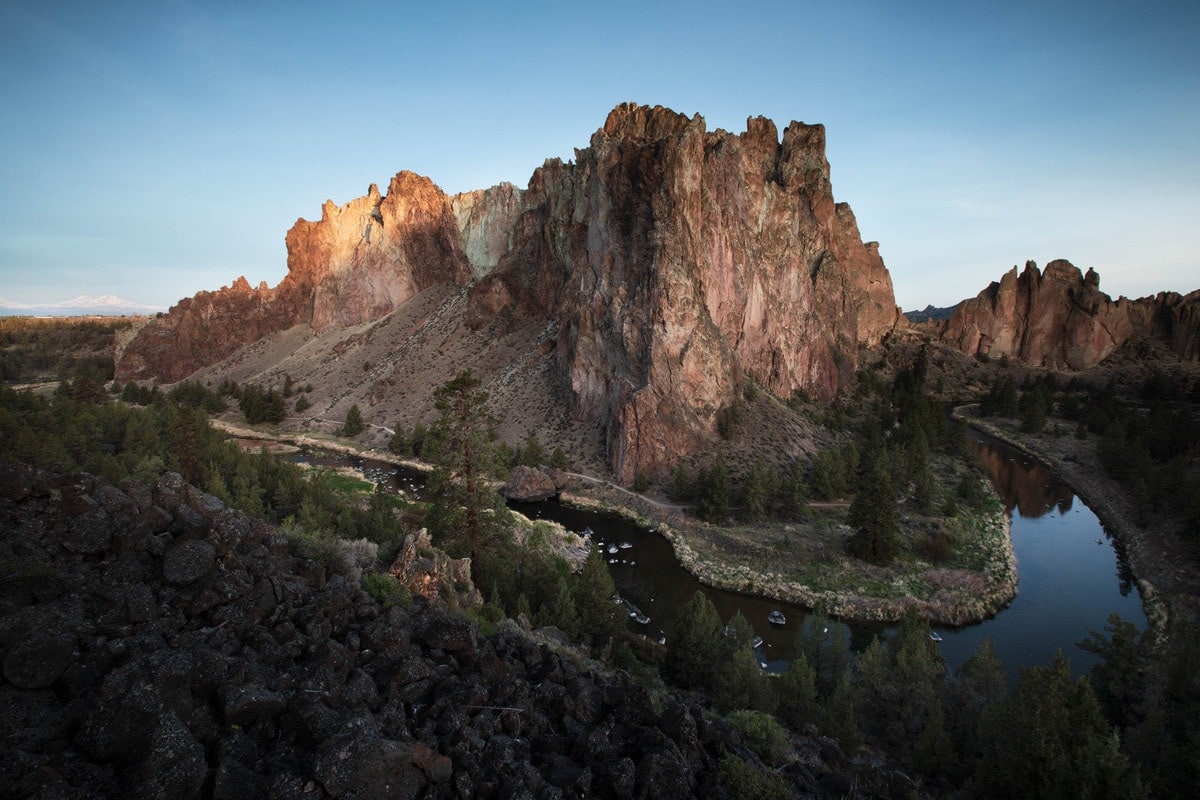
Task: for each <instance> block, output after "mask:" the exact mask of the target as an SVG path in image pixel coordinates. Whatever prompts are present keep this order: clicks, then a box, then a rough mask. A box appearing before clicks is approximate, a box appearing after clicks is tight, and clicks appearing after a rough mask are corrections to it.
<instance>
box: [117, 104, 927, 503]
mask: <svg viewBox="0 0 1200 800" xmlns="http://www.w3.org/2000/svg"><path fill="white" fill-rule="evenodd" d="M575 155H576V158H575V161H573V162H571V163H563V162H561V161H559V160H557V159H553V160H550V161H547V162H546V164H545V165H543V166H542V167H541V168H539V169H538V170H536V171H535V172H534V174H533V176H532V177H531V179H530V181H529V186H528V188H527V189H526V190H524V191H521V190H518V189H516V188H515V187H512V186H509V185H501V186H498V187H493V188H492V189H488V190H486V191H482V192H470V193H466V194H463V195H458V196H456V197H452V198H451V197H447V196H446V195H444V194H443V193H442V192H441V191H440V190H439V189H438V188H437V187H436V186H434V185H433V184H432V182H430V181H429V180H428V179H426V178H422V177H420V176H416V175H413V174H412V173H408V172H402V173H400V174H399V175H397V176H396V178H394V179H393V180H392V183H391V185H390V186H389V188H388V192H387V194H386V196H383V195H380V193H379V191H378V189H377V187H375V186H372V187H371V188H370V190H369V191H368V193H367V196H366V197H363V198H359V199H358V200H354V201H351V202H350V203H347V204H346V205H345V206H341V207H338V206H336V205H334V204H333V203H332V202H327V203H326V204H325V206H324V208H323V209H322V218H321V220H319V221H317V222H307V221H305V220H300V221H298V222H297V223H296V225H295V226H294V227H293V228H292V230H291V231H289V233H288V235H287V244H288V275H287V277H286V278H284V280H283V282H281V283H280V285H279V286H278V287H276V288H275V289H270V288H267V287H265V286H260V287H259V288H258V289H250V287H249V285H248V284H246V283H245V281H244V279H239V281H238V282H237V283H236V284H235V285H234V286H232V287H230V288H228V289H222V290H221V291H219V292H216V293H205V292H202V293H200V294H198V295H197V296H196V297H195V298H191V299H189V300H184V301H181V302H180V303H179V304H178V305H177V306H176V307H174V308H173V309H172V310H171V312H170V313H169V314H167V315H166V316H165V317H164V318H163V319H161V320H156V321H155V322H153V323H152V324H150V325H148V326H146V329H144V330H143V331H142V332H140V333H139V335H138V336H137V337H136V338H135V339H134V340H133V341H132V342H131V343H130V344H129V345H128V347H126V349H125V350H124V352H123V354H122V357H121V359H120V360H119V362H118V364H117V378H118V380H121V381H127V380H131V379H149V378H157V379H159V380H167V381H171V380H177V379H179V378H182V377H185V376H187V375H190V374H192V373H193V372H194V371H195V370H196V369H198V368H199V367H201V366H204V365H207V364H212V363H215V362H217V361H220V360H221V359H223V358H226V357H228V356H230V355H231V354H233V353H234V352H235V351H237V350H238V349H239V348H242V347H244V346H245V345H248V344H251V343H253V342H256V341H258V340H260V339H262V338H263V337H264V336H265V335H268V334H270V333H272V332H277V331H282V330H284V329H286V328H288V327H291V326H296V325H306V326H310V327H311V329H312V330H313V331H316V332H320V331H324V330H331V329H338V328H342V327H349V326H354V325H357V324H361V323H364V322H368V321H371V320H374V319H379V318H381V317H383V316H385V315H387V314H389V313H391V312H392V311H393V310H395V309H397V308H400V307H402V306H403V305H404V304H405V303H406V302H407V301H408V300H410V299H412V298H413V297H415V296H417V295H419V294H420V293H421V292H423V291H425V290H426V289H429V288H430V287H432V286H434V285H436V284H445V285H451V286H460V287H461V286H471V289H470V293H469V297H468V307H467V311H466V313H465V314H464V318H463V320H462V322H463V323H465V324H466V325H469V326H470V327H471V328H472V329H476V330H480V329H490V328H494V327H496V326H497V325H500V326H501V327H508V328H512V327H514V326H519V325H522V324H525V325H529V324H535V325H543V326H548V328H547V329H550V330H553V331H555V332H556V338H554V339H549V340H547V341H545V342H539V345H538V346H539V347H542V346H545V347H548V348H549V352H551V353H552V357H553V359H554V363H555V371H556V374H557V378H556V380H557V381H558V382H559V383H560V384H561V386H562V387H563V389H564V390H565V391H566V392H567V393H568V394H569V398H570V405H571V409H570V411H571V415H572V418H573V419H574V420H576V421H577V422H579V421H581V422H584V423H587V424H592V425H595V426H597V427H599V428H601V429H602V430H603V432H604V438H605V448H606V452H607V458H608V461H609V466H610V468H611V470H612V471H613V472H614V473H615V474H616V475H617V477H618V478H619V479H621V480H623V481H629V480H632V479H633V478H634V477H635V476H636V475H638V474H639V473H642V474H647V473H649V474H654V473H658V472H662V471H663V470H665V469H667V468H669V467H670V466H671V465H673V463H674V462H675V460H676V459H677V458H678V457H679V456H681V455H686V454H689V453H692V452H695V451H697V450H698V449H701V448H702V447H704V446H705V444H706V443H707V442H709V441H711V439H712V437H713V436H714V435H715V432H716V429H717V421H718V418H719V415H720V414H721V413H722V412H723V411H724V410H726V409H728V408H729V407H730V406H731V405H732V404H733V403H735V402H736V401H737V399H738V398H739V397H740V393H741V390H742V389H743V387H744V385H745V384H746V383H747V382H754V383H757V384H760V385H761V386H763V387H765V388H766V389H768V390H770V391H771V392H774V393H775V394H776V395H778V396H780V397H788V396H790V395H791V394H792V393H794V392H797V391H801V392H804V393H806V394H809V395H811V396H814V397H819V398H825V399H828V398H831V397H832V396H833V395H834V394H835V393H836V391H837V388H838V386H839V385H840V384H841V383H842V382H843V381H844V380H845V379H846V378H847V377H848V376H849V375H850V374H851V373H852V372H853V370H854V368H855V367H856V361H857V352H858V348H859V347H860V346H871V345H874V344H877V343H878V342H879V341H880V340H881V339H882V338H883V337H884V336H886V335H887V334H888V333H889V332H890V331H891V330H893V329H894V328H896V327H897V326H902V325H904V324H906V323H905V321H904V319H903V316H902V315H901V314H900V310H899V309H898V308H897V307H896V305H895V301H894V297H893V292H892V285H891V278H890V276H889V275H888V272H887V269H886V268H885V267H884V265H883V261H882V259H881V258H880V256H879V252H878V247H877V246H876V245H875V244H874V243H868V244H864V243H863V242H862V239H861V236H860V234H859V232H858V228H857V224H856V222H855V219H854V215H853V213H852V212H851V211H850V208H849V206H847V205H845V204H838V203H836V202H835V201H834V199H833V195H832V190H831V184H830V180H829V164H828V161H827V160H826V158H825V131H824V128H823V127H822V126H820V125H805V124H802V123H798V122H793V123H791V124H790V125H788V126H787V127H786V128H785V129H784V131H783V134H782V137H780V134H779V131H778V130H777V129H776V127H775V125H774V123H772V122H771V121H770V120H767V119H764V118H761V117H757V118H752V119H750V120H748V122H747V130H746V131H745V132H744V133H742V134H738V135H735V134H730V133H728V132H725V131H723V130H716V131H707V130H706V128H705V124H704V120H703V119H702V118H701V117H700V116H699V115H695V116H693V117H687V116H685V115H682V114H676V113H675V112H673V111H670V110H668V109H665V108H661V107H653V108H650V107H645V106H639V105H636V104H632V103H630V104H623V105H620V106H618V107H617V108H615V109H614V110H613V111H612V112H611V113H610V114H609V116H608V119H607V120H606V121H605V124H604V126H603V127H602V128H601V129H600V130H598V131H597V132H596V133H595V134H594V135H593V136H592V139H591V142H590V145H589V147H587V148H585V149H582V150H577V151H576V154H575ZM485 388H486V387H485Z"/></svg>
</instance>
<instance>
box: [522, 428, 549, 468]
mask: <svg viewBox="0 0 1200 800" xmlns="http://www.w3.org/2000/svg"><path fill="white" fill-rule="evenodd" d="M545 460H546V451H545V449H544V448H543V447H542V443H541V442H539V441H538V438H537V434H533V433H531V434H529V437H528V438H527V439H526V440H525V446H524V447H522V448H521V454H520V455H519V456H518V457H517V463H518V464H524V465H525V466H527V467H537V466H541V463H542V462H543V461H545Z"/></svg>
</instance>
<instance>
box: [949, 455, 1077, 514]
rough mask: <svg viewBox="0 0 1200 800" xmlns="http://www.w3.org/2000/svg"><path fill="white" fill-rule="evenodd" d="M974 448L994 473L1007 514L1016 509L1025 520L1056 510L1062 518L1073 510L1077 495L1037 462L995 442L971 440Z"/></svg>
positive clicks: (995, 483) (994, 479) (995, 482)
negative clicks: (1072, 506) (1062, 515)
mask: <svg viewBox="0 0 1200 800" xmlns="http://www.w3.org/2000/svg"><path fill="white" fill-rule="evenodd" d="M971 444H972V445H973V446H974V449H975V455H977V456H978V457H979V460H980V461H982V462H983V464H984V465H985V466H986V467H987V468H988V470H989V471H990V472H991V473H992V476H993V477H992V482H993V484H994V485H995V487H996V492H997V493H998V494H999V495H1000V500H1001V502H1003V503H1004V510H1005V511H1007V512H1009V513H1010V514H1011V513H1012V510H1013V509H1014V508H1015V509H1017V512H1018V513H1019V514H1020V515H1021V516H1022V517H1030V518H1036V517H1040V516H1042V515H1043V514H1045V513H1047V512H1048V511H1050V510H1051V509H1053V508H1056V507H1057V508H1058V511H1059V513H1060V514H1065V513H1066V512H1068V511H1070V510H1071V504H1072V503H1073V502H1074V500H1075V493H1074V492H1072V491H1071V490H1070V489H1069V488H1067V486H1066V484H1064V483H1063V482H1062V481H1060V480H1058V479H1057V478H1055V477H1054V473H1052V472H1051V471H1050V470H1048V469H1046V468H1045V467H1044V466H1042V465H1041V464H1039V463H1038V462H1036V461H1033V460H1032V459H1029V458H1027V457H1025V456H1024V455H1022V454H1021V453H1020V451H1018V450H1016V449H1014V448H1012V447H1008V446H1007V445H1004V444H1002V443H1000V442H997V441H995V440H987V441H981V440H980V439H978V438H975V437H972V440H971Z"/></svg>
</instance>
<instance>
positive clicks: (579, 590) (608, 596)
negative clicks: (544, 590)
mask: <svg viewBox="0 0 1200 800" xmlns="http://www.w3.org/2000/svg"><path fill="white" fill-rule="evenodd" d="M616 593H617V587H616V585H615V584H614V583H613V579H612V574H611V573H610V572H609V570H608V563H607V562H606V561H605V560H604V556H603V555H602V554H601V553H600V549H599V548H598V547H594V546H593V547H592V549H591V551H590V552H589V553H588V557H587V561H586V562H585V563H584V565H583V570H582V571H581V572H580V573H579V578H578V580H577V582H576V583H575V608H576V609H577V610H578V612H579V627H580V636H581V638H582V639H583V640H584V641H585V642H588V643H590V644H591V645H592V647H593V648H596V649H600V648H603V647H604V646H605V645H607V644H608V642H609V641H610V640H611V639H613V638H614V637H615V636H617V634H619V633H620V632H621V630H622V629H623V628H624V627H625V615H624V614H623V613H622V608H621V606H618V605H617V604H616V603H614V602H613V597H614V596H615V595H616Z"/></svg>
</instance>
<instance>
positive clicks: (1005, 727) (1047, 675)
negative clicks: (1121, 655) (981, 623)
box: [975, 653, 1194, 800]
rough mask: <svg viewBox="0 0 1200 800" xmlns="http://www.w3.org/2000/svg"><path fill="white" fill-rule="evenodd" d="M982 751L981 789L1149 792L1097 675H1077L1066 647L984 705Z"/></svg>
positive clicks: (1043, 793)
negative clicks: (1106, 707) (1107, 715)
mask: <svg viewBox="0 0 1200 800" xmlns="http://www.w3.org/2000/svg"><path fill="white" fill-rule="evenodd" d="M980 756H981V757H980V759H979V761H978V765H979V766H978V768H977V769H976V771H975V793H976V796H978V797H981V798H1011V797H1028V798H1047V799H1049V798H1062V797H1089V798H1098V799H1101V800H1103V799H1104V798H1113V800H1116V798H1139V797H1145V796H1146V792H1145V788H1144V787H1143V786H1142V785H1141V783H1140V781H1139V780H1138V778H1137V775H1136V772H1135V771H1134V770H1133V769H1132V768H1131V767H1130V765H1129V762H1128V760H1127V758H1126V757H1125V754H1124V753H1122V752H1121V750H1120V745H1119V741H1118V739H1117V736H1116V735H1115V734H1114V732H1113V730H1112V729H1111V728H1110V727H1109V725H1108V723H1107V722H1106V721H1105V720H1104V716H1103V715H1102V714H1101V712H1100V704H1099V703H1098V702H1097V701H1096V695H1095V693H1094V692H1093V691H1092V686H1091V683H1090V682H1089V681H1088V680H1087V679H1086V678H1080V679H1078V680H1075V679H1073V678H1072V677H1071V667H1070V665H1069V664H1068V663H1067V660H1066V659H1065V658H1064V657H1063V655H1062V654H1061V653H1059V655H1058V657H1057V658H1055V660H1054V661H1053V662H1052V663H1050V664H1047V665H1045V666H1040V667H1032V668H1030V669H1027V670H1025V671H1024V672H1023V673H1022V674H1021V679H1020V681H1018V682H1017V685H1016V686H1015V687H1014V688H1013V689H1012V691H1010V692H1009V693H1008V694H1007V695H1005V696H1004V698H1002V699H1001V700H1000V701H998V702H997V703H995V704H993V705H992V706H990V707H988V708H987V709H986V710H985V711H984V714H983V718H982V720H981V721H980ZM1193 788H1194V787H1193Z"/></svg>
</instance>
